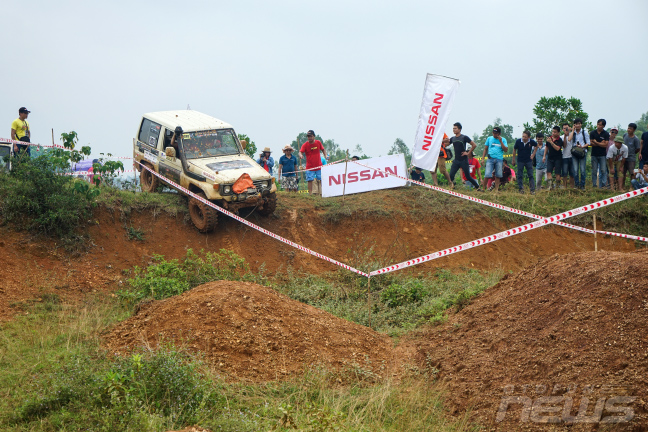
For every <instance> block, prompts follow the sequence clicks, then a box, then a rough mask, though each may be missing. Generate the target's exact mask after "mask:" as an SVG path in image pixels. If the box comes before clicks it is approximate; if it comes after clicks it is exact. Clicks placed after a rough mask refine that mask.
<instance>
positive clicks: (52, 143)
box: [52, 128, 54, 145]
mask: <svg viewBox="0 0 648 432" xmlns="http://www.w3.org/2000/svg"><path fill="white" fill-rule="evenodd" d="M52 145H54V128H52Z"/></svg>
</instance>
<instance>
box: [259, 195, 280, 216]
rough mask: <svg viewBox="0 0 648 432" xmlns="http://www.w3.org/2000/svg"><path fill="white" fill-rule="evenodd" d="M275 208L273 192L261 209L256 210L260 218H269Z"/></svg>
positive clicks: (275, 196) (275, 202) (275, 199)
mask: <svg viewBox="0 0 648 432" xmlns="http://www.w3.org/2000/svg"><path fill="white" fill-rule="evenodd" d="M276 208H277V193H276V192H273V193H271V194H270V196H268V198H266V201H265V203H264V204H263V208H262V209H261V210H257V211H258V212H259V214H260V215H261V216H270V215H271V214H272V213H274V211H275V209H276Z"/></svg>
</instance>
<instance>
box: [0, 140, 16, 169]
mask: <svg viewBox="0 0 648 432" xmlns="http://www.w3.org/2000/svg"><path fill="white" fill-rule="evenodd" d="M12 147H13V144H9V143H0V170H7V171H10V170H11V161H10V160H9V156H10V155H12V154H13V149H12ZM5 157H6V158H7V160H6V162H5Z"/></svg>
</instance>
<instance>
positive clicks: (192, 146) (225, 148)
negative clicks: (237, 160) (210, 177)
mask: <svg viewBox="0 0 648 432" xmlns="http://www.w3.org/2000/svg"><path fill="white" fill-rule="evenodd" d="M182 147H183V149H184V154H185V157H186V158H187V159H200V158H208V157H214V156H225V155H235V154H239V153H240V150H239V146H238V141H237V140H236V136H234V131H233V130H231V129H220V130H206V131H198V132H189V133H185V134H183V135H182Z"/></svg>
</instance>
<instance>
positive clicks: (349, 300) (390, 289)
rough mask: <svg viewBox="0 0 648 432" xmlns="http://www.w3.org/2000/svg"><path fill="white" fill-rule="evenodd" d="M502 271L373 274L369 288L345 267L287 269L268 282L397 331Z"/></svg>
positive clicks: (467, 297)
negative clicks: (304, 270)
mask: <svg viewBox="0 0 648 432" xmlns="http://www.w3.org/2000/svg"><path fill="white" fill-rule="evenodd" d="M503 275H504V272H503V271H502V270H495V271H490V272H486V271H478V270H474V269H470V270H466V271H462V272H458V273H452V272H450V271H448V270H443V269H442V270H438V271H436V272H434V273H428V274H418V275H415V274H412V273H408V272H400V273H399V274H398V275H395V274H387V275H382V276H377V277H373V278H371V292H369V286H368V284H367V280H366V279H365V278H359V277H355V276H349V274H348V272H347V273H344V272H341V271H340V272H335V273H331V274H326V275H309V274H305V273H297V272H293V271H291V270H288V271H287V272H285V273H283V274H277V275H276V276H275V278H274V279H272V280H270V284H271V286H272V287H273V288H275V289H276V290H277V291H279V292H282V293H283V294H286V295H287V296H289V297H290V298H293V299H295V300H298V301H301V302H303V303H306V304H309V305H312V306H315V307H317V308H319V309H322V310H325V311H327V312H329V313H331V314H333V315H335V316H338V317H340V318H344V319H346V320H349V321H353V322H355V323H358V324H361V325H364V326H370V327H371V328H373V329H374V330H377V331H380V332H383V333H387V334H389V335H390V336H399V335H402V334H404V333H406V332H407V331H409V330H411V329H413V328H416V327H418V326H420V325H422V324H426V323H436V322H439V321H443V320H444V312H445V311H446V310H447V309H449V308H452V307H456V308H458V309H461V308H462V307H463V306H465V305H466V304H468V303H469V302H470V301H471V299H472V298H473V297H474V296H476V295H478V294H480V293H481V292H483V291H484V290H485V289H487V288H488V287H490V286H492V285H494V284H496V283H497V282H498V281H499V280H500V279H501V277H502V276H503Z"/></svg>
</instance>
